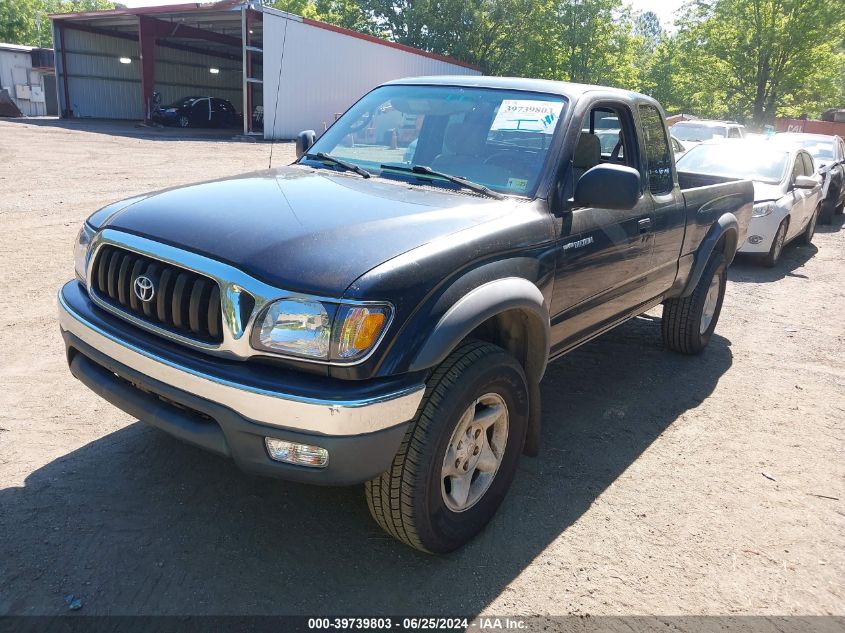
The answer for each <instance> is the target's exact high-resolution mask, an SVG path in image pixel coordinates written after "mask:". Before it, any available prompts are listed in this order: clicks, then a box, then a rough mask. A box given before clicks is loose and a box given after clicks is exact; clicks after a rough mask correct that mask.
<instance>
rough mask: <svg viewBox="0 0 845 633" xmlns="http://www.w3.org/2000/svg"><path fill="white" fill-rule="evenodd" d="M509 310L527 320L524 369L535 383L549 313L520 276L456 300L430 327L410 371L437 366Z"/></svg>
mask: <svg viewBox="0 0 845 633" xmlns="http://www.w3.org/2000/svg"><path fill="white" fill-rule="evenodd" d="M509 310H519V311H521V312H522V313H523V314H524V315H525V317H526V318H527V320H528V321H527V323H526V325H527V327H529V328H531V332H530V334H531V336H530V337H529V339H530V340H528V341H527V344H528V345H527V347H528V349H526V358H525V369H526V374H527V375H528V377H529V381H534V382H537V383H539V381H540V379H541V378H542V377H543V373H544V372H545V370H546V364H547V362H548V356H549V340H550V335H549V329H550V323H549V311H548V308H547V307H546V304H545V301H544V298H543V293H541V292H540V289H539V288H537V286H535V285H534V284H533V283H532V282H530V281H528V280H527V279H523V278H521V277H507V278H503V279H497V280H494V281H490V282H488V283H486V284H483V285H481V286H479V287H477V288H475V289H473V290H471V291H470V292H468V293H467V294H465V295H464V296H463V297H461V298H460V299H459V300H458V301H456V302H455V303H454V304H453V305H452V306H451V307H450V308H449V309H448V310H447V311H446V313H445V314H444V315H443V316H442V317H441V318H440V320H439V321H438V322H437V324H436V325H435V326H434V327H433V328H432V331H431V334H430V335H429V336H428V338H427V339H426V341H425V343H424V344H423V346H422V348H421V349H420V350H419V352H418V353H417V355H416V357H415V358H414V360H413V361H412V363H411V367H410V370H411V371H419V370H424V369H429V368H431V367H434V366H436V365H438V364H440V363H441V362H443V360H445V358H446V357H447V356H448V355H449V354H450V353H451V351H452V350H453V349H455V347H457V345H458V344H459V343H460V342H461V341H462V340H463V339H465V338H466V337H467V336H468V335H469V334H470V333H471V332H472V331H473V330H474V329H476V328H477V327H478V326H480V325H481V324H482V323H484V322H485V321H487V320H489V319H490V318H492V317H494V316H496V315H498V314H502V313H504V312H507V311H509ZM520 360H522V359H520Z"/></svg>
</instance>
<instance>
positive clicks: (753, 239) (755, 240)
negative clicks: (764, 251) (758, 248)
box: [748, 235, 763, 244]
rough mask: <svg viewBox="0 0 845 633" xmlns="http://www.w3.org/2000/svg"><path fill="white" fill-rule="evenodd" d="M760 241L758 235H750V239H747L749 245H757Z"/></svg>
mask: <svg viewBox="0 0 845 633" xmlns="http://www.w3.org/2000/svg"><path fill="white" fill-rule="evenodd" d="M762 241H763V238H762V237H760V236H759V235H752V236H751V237H749V238H748V243H749V244H759V243H760V242H762Z"/></svg>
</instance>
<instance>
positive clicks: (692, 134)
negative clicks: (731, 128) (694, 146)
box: [671, 123, 728, 141]
mask: <svg viewBox="0 0 845 633" xmlns="http://www.w3.org/2000/svg"><path fill="white" fill-rule="evenodd" d="M671 132H672V136H674V137H675V138H678V139H680V140H682V141H709V140H710V139H714V138H727V136H728V128H727V127H724V126H719V125H702V124H700V123H675V125H673V126H672V128H671Z"/></svg>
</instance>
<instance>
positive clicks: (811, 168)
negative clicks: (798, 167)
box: [801, 154, 816, 176]
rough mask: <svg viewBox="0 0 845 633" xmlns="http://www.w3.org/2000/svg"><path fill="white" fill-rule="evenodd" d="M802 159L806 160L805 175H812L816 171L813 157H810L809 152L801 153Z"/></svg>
mask: <svg viewBox="0 0 845 633" xmlns="http://www.w3.org/2000/svg"><path fill="white" fill-rule="evenodd" d="M801 160H802V161H803V162H804V175H805V176H812V175H813V173H814V172H815V171H816V170H815V167H814V166H813V159H812V158H811V157H810V155H809V154H801Z"/></svg>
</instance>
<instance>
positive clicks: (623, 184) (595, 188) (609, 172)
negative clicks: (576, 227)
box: [575, 164, 640, 209]
mask: <svg viewBox="0 0 845 633" xmlns="http://www.w3.org/2000/svg"><path fill="white" fill-rule="evenodd" d="M639 199H640V172H638V171H637V170H636V169H633V168H631V167H626V166H624V165H610V164H603V165H596V166H595V167H593V168H592V169H589V170H587V171H586V172H584V175H583V176H581V178H579V179H578V182H577V183H575V204H576V205H578V206H583V207H598V208H600V209H633V208H634V207H635V206H636V205H637V201H638V200H639Z"/></svg>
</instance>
